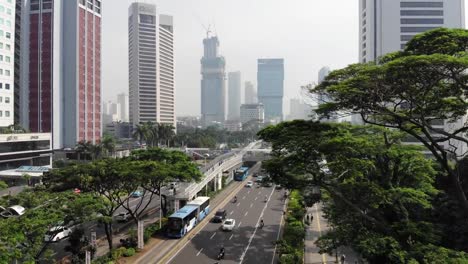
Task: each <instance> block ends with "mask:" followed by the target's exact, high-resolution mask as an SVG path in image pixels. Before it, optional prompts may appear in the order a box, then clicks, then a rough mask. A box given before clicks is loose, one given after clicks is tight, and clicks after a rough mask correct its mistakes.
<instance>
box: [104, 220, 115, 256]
mask: <svg viewBox="0 0 468 264" xmlns="http://www.w3.org/2000/svg"><path fill="white" fill-rule="evenodd" d="M104 230H105V232H106V238H107V244H108V245H109V251H112V249H113V247H114V245H113V243H112V242H113V241H112V238H113V234H112V223H104Z"/></svg>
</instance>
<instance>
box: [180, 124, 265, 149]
mask: <svg viewBox="0 0 468 264" xmlns="http://www.w3.org/2000/svg"><path fill="white" fill-rule="evenodd" d="M255 133H256V131H254V130H250V129H248V130H245V131H236V132H229V131H227V130H225V129H221V128H218V127H215V126H210V127H207V128H205V129H200V128H192V127H184V126H180V127H178V128H177V135H176V136H175V138H174V142H175V145H176V146H180V147H189V148H215V147H216V145H219V144H228V145H229V146H235V147H237V146H240V145H243V144H246V143H248V142H249V141H251V140H254V139H255V138H256V136H255Z"/></svg>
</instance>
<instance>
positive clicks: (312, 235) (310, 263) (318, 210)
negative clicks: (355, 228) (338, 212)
mask: <svg viewBox="0 0 468 264" xmlns="http://www.w3.org/2000/svg"><path fill="white" fill-rule="evenodd" d="M307 214H310V215H312V216H313V221H312V223H311V224H310V225H309V226H308V227H307V229H306V236H305V237H306V238H305V254H304V260H305V261H304V264H323V263H337V262H336V257H335V256H330V255H328V254H319V253H318V252H319V248H318V247H317V246H316V245H315V241H316V240H317V239H318V238H319V237H320V236H321V235H322V234H325V233H326V232H327V230H329V226H328V223H327V220H326V219H325V218H324V217H323V214H322V206H321V204H315V205H314V206H313V207H309V208H307ZM343 254H344V255H345V256H346V261H345V263H350V264H354V263H364V262H362V260H361V259H360V258H359V257H358V256H357V254H356V253H355V252H353V251H352V250H351V249H350V248H339V249H338V254H337V255H338V258H340V256H341V255H343Z"/></svg>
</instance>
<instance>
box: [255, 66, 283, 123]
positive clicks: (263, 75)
mask: <svg viewBox="0 0 468 264" xmlns="http://www.w3.org/2000/svg"><path fill="white" fill-rule="evenodd" d="M257 65H258V70H257V82H258V101H259V103H262V104H263V105H264V106H265V120H266V122H270V121H271V120H274V121H281V120H283V96H284V59H259V60H258V64H257Z"/></svg>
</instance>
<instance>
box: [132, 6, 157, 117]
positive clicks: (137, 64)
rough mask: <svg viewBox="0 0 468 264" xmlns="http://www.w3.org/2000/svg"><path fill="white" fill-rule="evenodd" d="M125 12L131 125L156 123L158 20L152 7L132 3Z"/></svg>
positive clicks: (154, 7)
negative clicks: (127, 15) (126, 13)
mask: <svg viewBox="0 0 468 264" xmlns="http://www.w3.org/2000/svg"><path fill="white" fill-rule="evenodd" d="M128 12H129V17H128V46H129V82H130V83H129V84H130V86H129V100H130V101H129V102H130V103H129V105H130V111H129V112H130V123H132V124H133V125H134V126H135V125H137V124H140V123H145V122H148V121H150V122H157V121H158V107H157V100H158V91H157V86H158V77H159V74H157V73H158V68H159V65H158V55H159V50H158V45H157V35H158V31H159V21H158V20H159V17H158V16H157V14H156V6H155V5H154V4H145V3H132V4H131V5H130V8H129V10H128Z"/></svg>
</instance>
